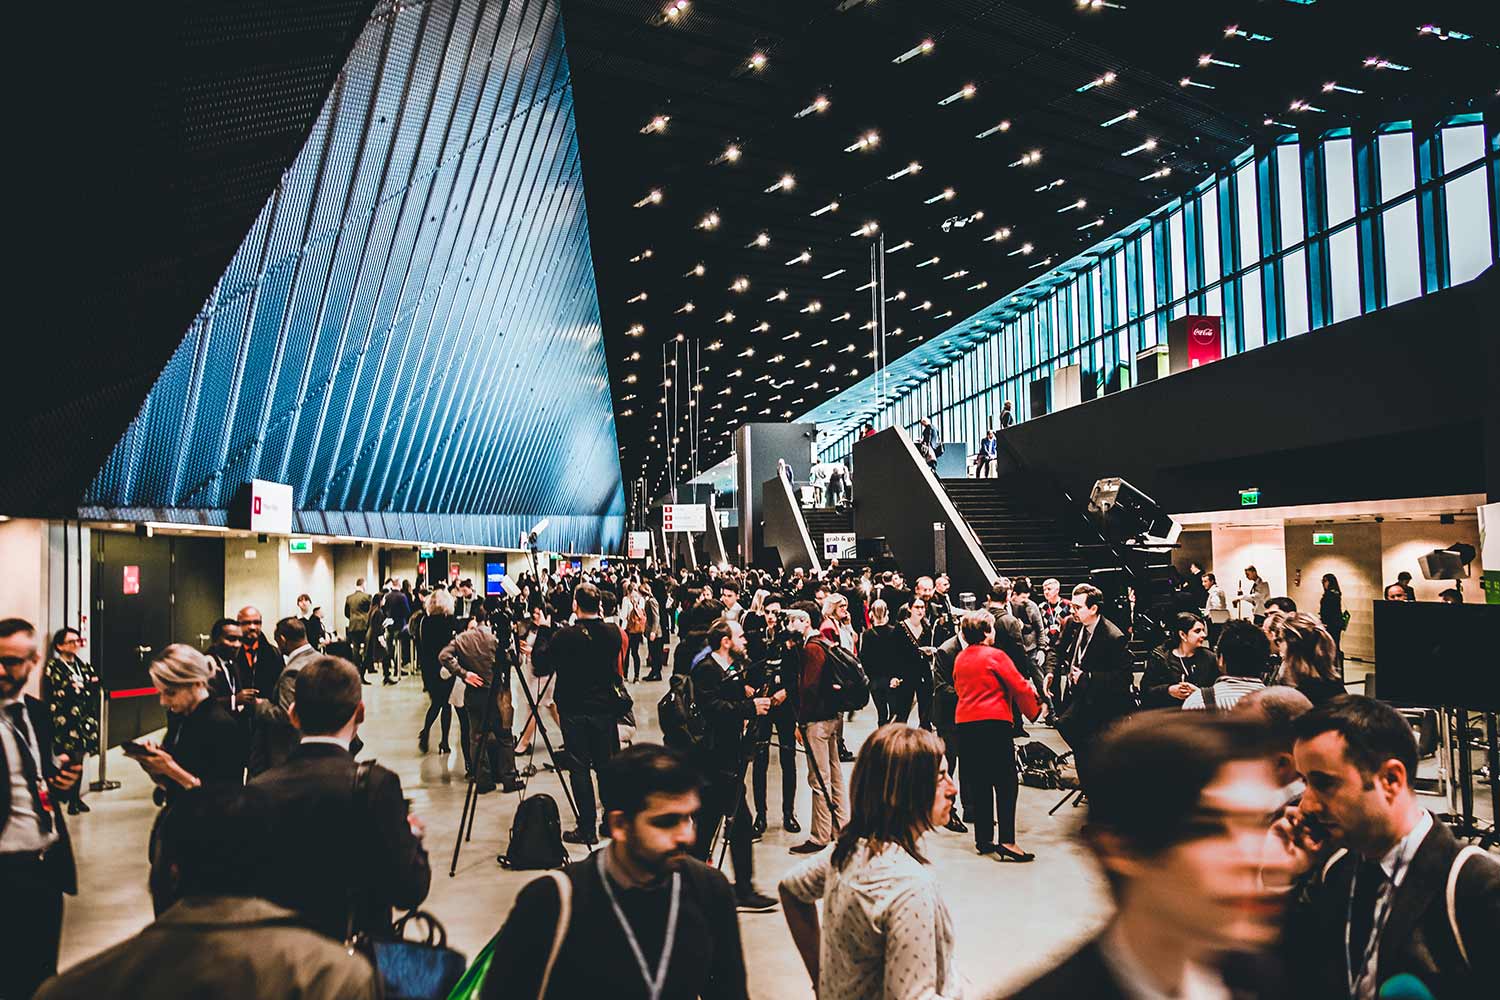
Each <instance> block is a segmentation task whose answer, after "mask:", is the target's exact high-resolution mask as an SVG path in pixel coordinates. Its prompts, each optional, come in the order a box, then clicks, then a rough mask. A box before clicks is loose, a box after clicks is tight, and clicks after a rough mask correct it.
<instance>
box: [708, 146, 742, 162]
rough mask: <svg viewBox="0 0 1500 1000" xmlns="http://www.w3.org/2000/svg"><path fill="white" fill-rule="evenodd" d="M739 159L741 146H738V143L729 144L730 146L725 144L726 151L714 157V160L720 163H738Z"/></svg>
mask: <svg viewBox="0 0 1500 1000" xmlns="http://www.w3.org/2000/svg"><path fill="white" fill-rule="evenodd" d="M739 161H740V147H738V146H736V145H734V144H732V143H731V144H730V145H728V146H725V147H724V152H722V153H720V154H719V155H718V156H716V157H714V159H713V162H714V163H715V164H719V163H738V162H739Z"/></svg>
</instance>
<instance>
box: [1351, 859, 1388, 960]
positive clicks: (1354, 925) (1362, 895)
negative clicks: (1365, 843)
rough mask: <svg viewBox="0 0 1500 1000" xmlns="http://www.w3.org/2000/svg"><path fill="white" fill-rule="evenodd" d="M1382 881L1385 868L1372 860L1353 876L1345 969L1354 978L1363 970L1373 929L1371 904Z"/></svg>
mask: <svg viewBox="0 0 1500 1000" xmlns="http://www.w3.org/2000/svg"><path fill="white" fill-rule="evenodd" d="M1386 881H1387V879H1386V874H1385V869H1384V868H1382V867H1380V864H1379V863H1378V862H1375V861H1362V862H1360V866H1359V870H1358V871H1356V872H1355V875H1354V899H1353V900H1352V901H1351V902H1350V904H1349V969H1350V971H1352V972H1353V973H1354V974H1355V975H1356V976H1358V975H1360V974H1361V973H1363V972H1364V969H1365V949H1366V948H1367V947H1368V946H1369V943H1370V935H1371V934H1372V933H1373V932H1374V928H1375V904H1376V903H1377V902H1378V901H1379V899H1380V890H1381V888H1382V887H1384V885H1385V884H1386Z"/></svg>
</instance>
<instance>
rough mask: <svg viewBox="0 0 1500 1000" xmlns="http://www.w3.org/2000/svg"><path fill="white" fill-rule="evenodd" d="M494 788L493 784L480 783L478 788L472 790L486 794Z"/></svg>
mask: <svg viewBox="0 0 1500 1000" xmlns="http://www.w3.org/2000/svg"><path fill="white" fill-rule="evenodd" d="M494 790H495V786H494V785H480V786H479V787H478V788H476V789H474V791H475V792H477V793H478V794H480V795H488V794H490V793H491V792H493V791H494Z"/></svg>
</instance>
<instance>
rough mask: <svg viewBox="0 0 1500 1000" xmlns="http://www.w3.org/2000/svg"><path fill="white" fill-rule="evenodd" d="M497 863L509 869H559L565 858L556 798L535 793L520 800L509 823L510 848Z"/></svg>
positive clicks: (566, 858)
mask: <svg viewBox="0 0 1500 1000" xmlns="http://www.w3.org/2000/svg"><path fill="white" fill-rule="evenodd" d="M501 857H502V858H503V860H502V861H501V862H500V863H501V864H503V865H504V866H505V867H507V868H512V869H517V870H521V869H535V868H561V867H562V866H563V865H564V864H566V863H567V861H568V852H567V850H566V849H565V848H564V847H563V842H562V817H561V816H559V815H558V812H557V801H556V800H555V799H553V798H552V796H550V795H546V794H538V795H533V796H531V797H529V798H526V799H522V800H521V804H520V806H518V807H517V808H516V818H515V821H514V822H512V823H511V825H510V849H509V850H507V851H506V852H505V854H503V855H502V856H501Z"/></svg>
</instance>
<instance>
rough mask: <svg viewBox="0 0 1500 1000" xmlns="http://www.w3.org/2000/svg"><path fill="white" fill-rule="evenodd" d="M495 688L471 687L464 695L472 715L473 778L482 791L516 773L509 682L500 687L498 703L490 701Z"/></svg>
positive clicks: (471, 758)
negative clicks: (505, 685) (494, 703)
mask: <svg viewBox="0 0 1500 1000" xmlns="http://www.w3.org/2000/svg"><path fill="white" fill-rule="evenodd" d="M493 699H494V692H493V691H492V690H491V689H490V688H487V687H484V688H469V690H468V692H467V693H466V694H465V695H464V714H465V715H467V716H468V717H469V732H468V733H467V734H466V735H467V736H468V738H469V739H471V740H473V741H474V744H475V748H474V752H473V753H472V754H471V756H470V757H469V761H470V764H471V766H472V767H473V768H474V782H475V784H477V785H478V786H479V790H480V791H482V792H485V791H489V790H490V789H491V788H493V787H494V786H495V784H496V783H497V782H502V781H512V780H514V779H515V777H516V734H515V732H514V730H513V729H512V726H514V725H515V719H516V712H515V706H513V705H512V704H511V695H510V688H509V686H507V687H505V688H502V689H501V691H500V702H499V704H498V705H493V704H490V702H491V701H492V700H493Z"/></svg>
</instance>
